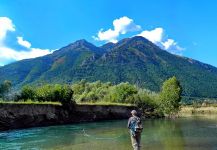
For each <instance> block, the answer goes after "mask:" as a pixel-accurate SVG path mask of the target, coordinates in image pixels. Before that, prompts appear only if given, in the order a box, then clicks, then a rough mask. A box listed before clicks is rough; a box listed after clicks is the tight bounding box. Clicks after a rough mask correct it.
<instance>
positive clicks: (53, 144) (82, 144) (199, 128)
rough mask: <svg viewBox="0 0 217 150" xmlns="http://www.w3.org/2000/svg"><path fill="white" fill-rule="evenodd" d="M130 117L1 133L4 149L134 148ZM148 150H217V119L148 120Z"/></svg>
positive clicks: (145, 144) (145, 135) (144, 136)
mask: <svg viewBox="0 0 217 150" xmlns="http://www.w3.org/2000/svg"><path fill="white" fill-rule="evenodd" d="M126 123H127V120H123V121H107V122H98V123H86V124H76V125H66V126H52V127H45V128H33V129H26V130H14V131H10V132H1V133H0V149H4V150H14V149H15V150H20V149H22V150H72V149H73V150H131V149H132V148H131V143H130V137H129V133H128V130H127V128H126ZM142 146H143V147H142V149H144V150H146V149H147V150H208V149H211V150H212V149H213V150H215V149H217V119H216V118H214V119H213V118H206V117H189V118H180V119H176V120H167V119H158V120H146V121H144V132H143V134H142Z"/></svg>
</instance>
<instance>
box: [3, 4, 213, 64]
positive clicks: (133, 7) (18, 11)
mask: <svg viewBox="0 0 217 150" xmlns="http://www.w3.org/2000/svg"><path fill="white" fill-rule="evenodd" d="M135 35H141V36H144V37H146V38H148V39H149V40H151V41H152V42H153V43H155V44H157V45H159V46H160V47H162V48H163V49H166V50H168V51H169V52H171V53H175V54H178V55H183V56H186V57H190V58H193V59H196V60H199V61H202V62H204V63H208V64H211V65H213V66H216V67H217V48H216V47H217V46H216V43H217V38H216V35H217V1H215V0H210V1H209V2H207V1H205V0H135V1H132V0H123V1H117V0H91V1H88V0H77V1H75V0H31V1H30V0H11V1H10V0H1V1H0V65H5V64H8V63H10V62H13V61H17V60H21V59H25V58H34V57H37V56H42V55H45V54H49V53H51V52H53V51H54V50H56V49H59V48H61V47H63V46H65V45H67V44H69V43H72V42H74V41H76V40H78V39H86V40H87V41H89V42H91V43H94V44H95V45H98V46H99V45H102V44H104V43H106V42H109V41H112V42H117V41H118V40H120V39H122V38H125V37H132V36H135Z"/></svg>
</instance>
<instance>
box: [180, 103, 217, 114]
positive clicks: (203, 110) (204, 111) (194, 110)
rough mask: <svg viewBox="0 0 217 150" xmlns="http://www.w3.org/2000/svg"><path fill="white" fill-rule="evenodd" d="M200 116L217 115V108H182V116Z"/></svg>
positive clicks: (214, 106)
mask: <svg viewBox="0 0 217 150" xmlns="http://www.w3.org/2000/svg"><path fill="white" fill-rule="evenodd" d="M197 114H198V115H200V114H217V106H216V105H213V106H201V107H193V106H182V107H181V110H180V112H179V115H180V116H186V115H197Z"/></svg>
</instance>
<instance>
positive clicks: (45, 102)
mask: <svg viewBox="0 0 217 150" xmlns="http://www.w3.org/2000/svg"><path fill="white" fill-rule="evenodd" d="M0 104H29V105H32V104H33V105H34V104H35V105H47V104H49V105H62V104H61V103H60V102H50V101H44V102H40V101H31V100H28V101H18V102H15V101H0ZM77 104H78V105H104V106H135V105H134V104H126V103H111V102H96V103H77Z"/></svg>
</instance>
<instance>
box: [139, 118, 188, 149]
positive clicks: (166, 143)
mask: <svg viewBox="0 0 217 150" xmlns="http://www.w3.org/2000/svg"><path fill="white" fill-rule="evenodd" d="M145 126H147V127H148V128H147V130H150V131H145V132H144V133H143V135H144V136H145V138H144V140H143V141H144V143H147V144H148V145H150V148H151V149H159V148H160V149H162V150H174V149H176V150H184V145H185V142H184V138H183V133H182V130H181V128H180V124H179V123H178V122H176V121H173V120H155V121H151V122H148V124H147V125H145ZM144 130H146V128H145V129H144ZM146 134H147V135H146ZM145 140H147V141H150V140H151V141H150V142H145ZM145 147H146V145H145Z"/></svg>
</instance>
